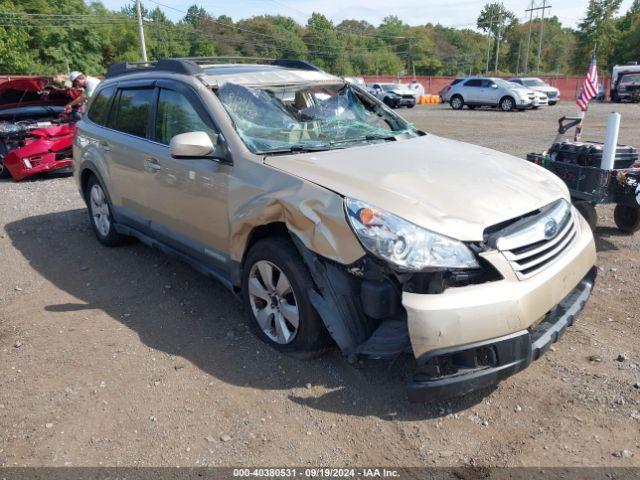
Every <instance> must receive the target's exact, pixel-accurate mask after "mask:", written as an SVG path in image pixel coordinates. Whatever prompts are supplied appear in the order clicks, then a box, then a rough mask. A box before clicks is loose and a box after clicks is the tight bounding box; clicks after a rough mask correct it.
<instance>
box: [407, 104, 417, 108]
mask: <svg viewBox="0 0 640 480" xmlns="http://www.w3.org/2000/svg"><path fill="white" fill-rule="evenodd" d="M415 106H416V104H415V103H414V104H413V105H407V108H413V107H415Z"/></svg>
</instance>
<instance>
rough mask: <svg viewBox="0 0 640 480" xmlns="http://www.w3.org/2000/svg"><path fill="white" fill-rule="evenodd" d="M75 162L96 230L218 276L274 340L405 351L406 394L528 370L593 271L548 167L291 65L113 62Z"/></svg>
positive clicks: (356, 350)
mask: <svg viewBox="0 0 640 480" xmlns="http://www.w3.org/2000/svg"><path fill="white" fill-rule="evenodd" d="M73 156H74V169H75V175H76V180H77V182H78V186H79V189H80V193H81V195H82V197H83V198H84V200H85V201H86V203H87V207H88V211H89V216H90V219H91V225H92V227H93V230H94V231H95V234H96V236H97V238H98V240H99V241H100V242H102V243H103V244H105V245H108V246H113V245H117V244H119V243H121V242H122V240H123V239H124V238H125V237H127V236H133V237H136V238H138V239H139V240H141V241H142V242H144V243H146V244H148V245H151V246H154V247H157V248H160V249H161V250H163V251H165V252H167V253H169V254H172V255H175V256H178V257H180V258H182V259H183V260H185V261H187V262H188V263H190V264H191V265H193V266H194V267H195V268H197V269H198V270H200V271H202V272H204V273H205V274H206V275H209V276H211V277H214V278H216V279H218V280H220V281H222V282H223V283H224V284H225V285H226V286H228V288H229V289H231V290H232V291H234V292H236V293H238V294H239V295H241V298H242V299H243V302H244V304H245V306H246V309H247V311H248V313H249V316H250V322H251V324H252V326H253V327H254V329H255V331H256V333H257V334H258V336H259V337H260V338H262V340H264V341H265V342H267V343H268V344H270V345H271V346H273V347H274V348H276V349H278V350H280V351H282V352H289V353H296V354H298V355H301V356H313V355H314V354H318V353H321V352H323V351H324V350H325V349H326V348H327V346H329V345H331V343H332V342H333V343H335V344H337V346H338V347H339V348H340V349H341V350H342V351H343V352H344V353H345V354H346V355H349V356H367V357H373V358H394V357H396V356H398V355H400V354H402V353H404V352H412V353H413V355H414V356H415V358H416V362H417V367H416V371H415V374H414V376H413V378H412V380H411V381H410V383H409V385H408V392H409V398H410V399H411V400H413V401H428V400H431V399H441V398H447V397H451V396H455V395H461V394H464V393H466V392H469V391H471V390H475V389H478V388H482V387H485V386H488V385H492V384H495V383H497V382H498V381H500V380H502V379H504V378H505V377H507V376H509V375H511V374H513V373H515V372H517V371H519V370H521V369H523V368H525V367H527V366H528V365H529V364H530V363H531V362H532V361H533V360H535V359H537V358H538V357H539V356H540V355H541V354H542V353H544V351H545V350H546V349H547V348H548V347H549V346H550V345H551V344H552V343H553V342H554V341H556V340H557V339H558V337H559V336H560V335H561V334H562V333H563V332H564V330H565V329H566V328H567V327H568V326H569V325H571V324H572V323H573V321H574V319H575V318H576V316H577V315H578V313H579V312H580V310H581V309H582V307H583V306H584V304H585V302H586V301H587V299H588V297H589V295H590V293H591V289H592V287H593V283H594V280H595V273H596V270H595V269H594V263H595V258H596V257H595V247H594V241H593V237H592V234H591V229H590V228H589V226H588V225H587V223H586V222H585V220H584V219H583V218H582V217H581V216H580V214H579V213H578V212H577V211H576V209H575V208H573V207H572V205H571V203H570V197H569V194H568V191H567V189H566V187H565V185H564V184H563V182H562V181H560V180H559V179H558V178H556V177H555V176H553V175H552V174H550V173H548V172H547V171H545V170H543V169H542V168H539V167H538V166H536V165H533V164H531V163H528V162H526V161H524V160H519V159H517V158H514V157H512V156H509V155H505V154H502V153H499V152H495V151H492V150H488V149H486V148H481V147H478V146H474V145H469V144H465V143H460V142H456V141H453V140H447V139H444V138H440V137H437V136H435V135H431V134H427V133H424V132H422V131H420V130H417V129H416V128H414V127H413V126H412V125H411V124H409V123H407V122H406V121H404V120H403V119H402V118H400V117H399V116H398V115H396V114H395V113H394V112H393V111H391V110H390V109H389V108H387V107H386V106H385V105H384V104H383V103H381V102H380V101H378V100H377V99H376V98H374V97H373V96H372V95H370V94H369V93H367V92H366V91H364V90H362V89H360V88H358V87H357V86H354V85H351V84H349V83H347V82H345V81H343V80H342V79H340V78H338V77H335V76H332V75H329V74H327V73H325V72H323V71H320V70H318V69H317V68H315V67H314V66H312V65H309V64H307V63H304V62H300V61H286V60H280V61H274V62H265V63H264V64H220V63H216V61H215V60H214V59H198V60H194V59H165V60H160V61H158V62H157V63H155V64H144V65H130V64H129V65H128V64H117V65H114V66H112V67H111V68H110V69H109V72H108V74H107V78H106V79H105V81H104V82H103V83H102V84H101V85H100V87H99V90H98V91H97V92H96V93H95V94H94V95H93V97H92V101H91V104H90V105H89V107H88V112H87V114H86V116H85V118H84V119H83V120H82V121H81V122H79V123H78V125H77V135H76V138H75V141H74V152H73Z"/></svg>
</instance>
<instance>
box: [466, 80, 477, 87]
mask: <svg viewBox="0 0 640 480" xmlns="http://www.w3.org/2000/svg"><path fill="white" fill-rule="evenodd" d="M480 85H481V81H480V80H478V79H474V80H468V81H467V83H465V84H464V86H465V87H479V86H480Z"/></svg>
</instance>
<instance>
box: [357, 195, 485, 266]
mask: <svg viewBox="0 0 640 480" xmlns="http://www.w3.org/2000/svg"><path fill="white" fill-rule="evenodd" d="M345 208H346V211H347V218H348V219H349V223H350V224H351V227H352V228H353V231H354V232H355V233H356V235H357V237H358V239H359V240H360V242H361V243H362V245H363V246H364V247H365V248H366V249H367V250H368V251H370V252H371V253H373V254H374V255H376V256H377V257H379V258H381V259H383V260H386V261H388V262H390V263H392V264H394V265H395V266H397V267H400V268H402V269H405V270H412V271H418V270H424V269H426V268H479V267H480V265H479V264H478V261H477V260H476V258H475V256H474V254H473V252H471V250H469V248H468V247H467V246H466V245H465V244H464V243H462V242H459V241H458V240H454V239H452V238H448V237H445V236H443V235H439V234H437V233H434V232H430V231H429V230H425V229H423V228H420V227H418V226H416V225H414V224H412V223H410V222H408V221H406V220H403V219H402V218H399V217H397V216H395V215H393V214H391V213H389V212H385V211H384V210H380V209H378V208H375V207H372V206H370V205H367V204H366V203H364V202H361V201H359V200H353V199H350V198H347V199H345Z"/></svg>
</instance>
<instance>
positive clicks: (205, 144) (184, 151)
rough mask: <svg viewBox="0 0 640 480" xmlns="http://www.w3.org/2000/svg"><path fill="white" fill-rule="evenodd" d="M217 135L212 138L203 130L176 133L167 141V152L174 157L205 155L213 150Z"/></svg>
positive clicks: (199, 156)
mask: <svg viewBox="0 0 640 480" xmlns="http://www.w3.org/2000/svg"><path fill="white" fill-rule="evenodd" d="M214 142H215V143H217V135H216V138H214V139H213V140H212V139H211V137H210V136H209V135H208V134H207V133H205V132H187V133H181V134H180V135H176V136H175V137H173V138H172V139H171V142H170V143H169V152H170V153H171V156H172V157H174V158H202V157H207V156H208V155H210V154H211V153H213V150H214V148H215V147H214Z"/></svg>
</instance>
